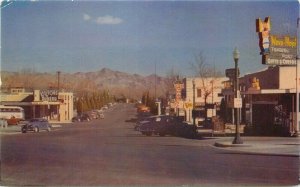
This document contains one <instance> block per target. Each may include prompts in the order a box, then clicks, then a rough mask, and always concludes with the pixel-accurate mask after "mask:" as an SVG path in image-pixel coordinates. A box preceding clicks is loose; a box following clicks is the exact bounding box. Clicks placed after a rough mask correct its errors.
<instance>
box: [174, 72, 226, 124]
mask: <svg viewBox="0 0 300 187" xmlns="http://www.w3.org/2000/svg"><path fill="white" fill-rule="evenodd" d="M225 80H227V78H224V77H221V78H205V79H204V78H200V77H188V78H184V79H183V80H182V81H176V82H175V83H174V88H175V97H174V99H173V101H171V103H170V108H171V109H173V111H174V113H175V114H176V115H177V116H181V117H182V118H184V120H185V121H187V122H189V123H193V115H192V113H193V109H194V110H195V111H197V112H195V115H196V113H198V114H197V117H196V118H195V124H196V125H199V124H200V123H201V121H203V120H204V118H205V117H212V116H215V115H216V111H217V109H218V108H219V106H220V103H221V99H222V97H221V96H220V93H221V91H222V88H223V82H224V81H225ZM194 98H195V100H194ZM205 104H206V110H207V111H206V114H205Z"/></svg>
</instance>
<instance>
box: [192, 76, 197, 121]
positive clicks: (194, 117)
mask: <svg viewBox="0 0 300 187" xmlns="http://www.w3.org/2000/svg"><path fill="white" fill-rule="evenodd" d="M192 83H193V112H192V116H193V125H196V122H195V120H196V116H195V79H193V80H192Z"/></svg>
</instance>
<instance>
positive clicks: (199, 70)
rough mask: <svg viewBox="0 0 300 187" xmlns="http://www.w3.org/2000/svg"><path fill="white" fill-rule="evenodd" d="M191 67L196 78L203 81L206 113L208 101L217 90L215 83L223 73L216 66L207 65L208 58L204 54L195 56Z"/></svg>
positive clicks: (202, 89)
mask: <svg viewBox="0 0 300 187" xmlns="http://www.w3.org/2000/svg"><path fill="white" fill-rule="evenodd" d="M191 67H192V68H193V70H194V71H195V74H196V76H198V77H199V78H200V80H201V92H202V94H203V98H204V107H205V111H206V110H207V108H206V106H207V99H208V97H209V96H210V95H211V94H213V91H214V89H215V88H216V86H215V84H214V83H215V82H216V81H217V80H218V79H219V78H220V77H221V76H222V73H221V72H220V71H218V70H217V69H216V68H215V66H211V65H209V64H207V62H206V58H205V56H204V55H203V52H200V53H199V54H198V55H195V59H194V62H193V63H191Z"/></svg>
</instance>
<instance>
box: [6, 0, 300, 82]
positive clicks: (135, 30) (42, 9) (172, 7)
mask: <svg viewBox="0 0 300 187" xmlns="http://www.w3.org/2000/svg"><path fill="white" fill-rule="evenodd" d="M267 16H270V17H271V22H272V28H271V29H272V30H271V33H273V34H290V35H296V27H297V18H298V17H299V7H298V2H297V1H219V2H216V1H143V2H138V1H88V2H85V1H76V0H74V1H14V2H12V3H10V4H9V5H8V6H5V7H3V8H2V9H1V49H2V50H1V69H2V70H7V71H20V70H22V69H28V68H32V69H34V70H35V71H38V72H55V71H58V70H60V71H62V72H69V73H73V72H79V71H81V72H89V71H97V70H100V69H102V68H105V67H106V68H111V69H113V70H118V71H124V72H128V73H137V74H141V75H149V74H152V73H154V72H155V64H156V67H157V68H156V71H157V73H158V74H160V75H165V74H166V73H167V72H168V71H170V69H172V68H174V69H175V70H178V71H179V72H180V73H181V74H182V75H184V76H190V75H193V73H194V71H193V70H192V69H191V65H190V63H191V62H193V61H194V56H195V55H197V54H199V52H202V53H203V54H204V56H205V58H206V62H207V63H208V64H211V65H215V67H216V68H217V69H219V70H220V71H222V72H224V71H225V69H226V68H231V67H233V66H234V62H233V58H232V51H233V49H234V48H235V47H238V49H239V51H240V61H239V66H240V70H241V72H242V73H248V72H254V71H257V70H260V69H263V68H266V66H265V65H261V56H260V54H259V50H260V49H259V46H258V35H257V33H256V30H255V19H256V18H258V17H260V18H263V19H264V18H265V17H267Z"/></svg>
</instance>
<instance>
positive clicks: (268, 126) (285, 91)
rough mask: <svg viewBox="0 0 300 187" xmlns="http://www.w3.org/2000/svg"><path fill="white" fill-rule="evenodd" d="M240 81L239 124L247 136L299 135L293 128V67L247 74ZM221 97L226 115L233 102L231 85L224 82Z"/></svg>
mask: <svg viewBox="0 0 300 187" xmlns="http://www.w3.org/2000/svg"><path fill="white" fill-rule="evenodd" d="M239 80H240V84H239V88H240V90H241V92H240V93H241V97H242V100H243V105H242V110H241V116H242V119H241V122H242V123H244V124H246V129H247V131H248V132H249V133H250V132H251V133H253V134H257V135H292V134H295V133H296V132H299V126H298V125H296V67H295V66H274V67H268V68H267V69H265V70H262V71H259V72H256V73H251V74H247V75H245V76H243V77H241V78H240V79H239ZM222 94H223V95H224V98H225V101H226V104H227V107H226V108H227V113H228V114H229V113H230V111H232V100H233V89H232V82H231V81H225V82H224V89H223V90H222ZM231 114H233V113H231ZM227 116H230V115H227ZM234 120H235V119H234V115H232V117H229V118H228V119H226V121H229V122H232V123H234ZM246 129H245V130H246Z"/></svg>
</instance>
